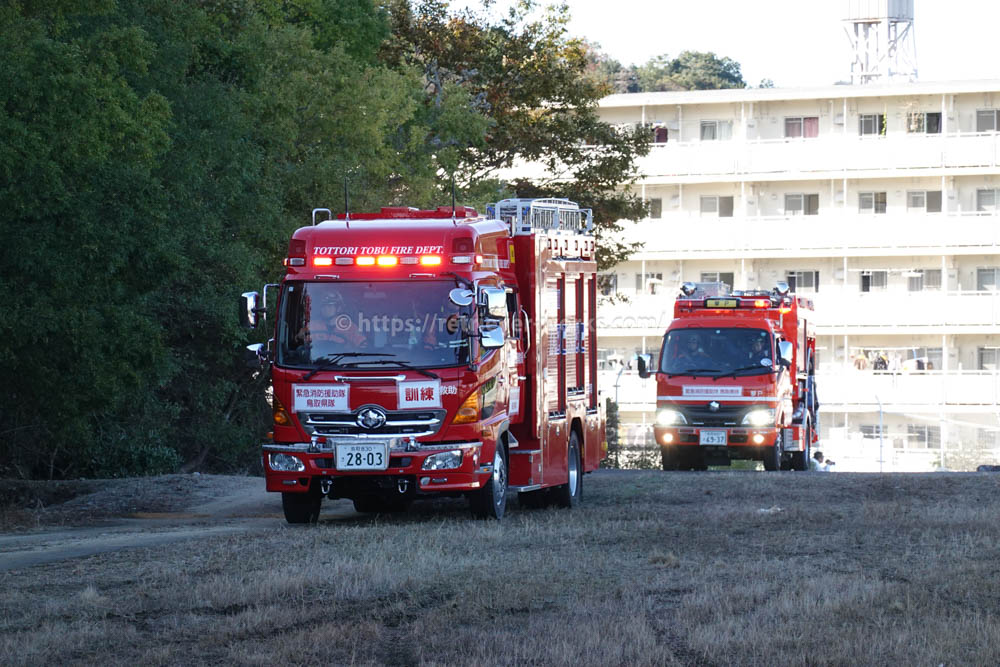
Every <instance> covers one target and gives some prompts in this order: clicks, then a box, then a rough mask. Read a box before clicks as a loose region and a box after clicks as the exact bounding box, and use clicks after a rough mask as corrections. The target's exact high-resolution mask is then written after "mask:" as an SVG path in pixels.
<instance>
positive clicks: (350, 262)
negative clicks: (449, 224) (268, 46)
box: [284, 255, 483, 267]
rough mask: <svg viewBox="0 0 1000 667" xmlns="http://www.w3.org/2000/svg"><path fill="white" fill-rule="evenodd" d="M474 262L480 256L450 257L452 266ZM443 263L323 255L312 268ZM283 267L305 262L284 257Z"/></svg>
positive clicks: (435, 258)
mask: <svg viewBox="0 0 1000 667" xmlns="http://www.w3.org/2000/svg"><path fill="white" fill-rule="evenodd" d="M473 261H475V263H476V264H482V263H483V256H482V255H452V257H451V262H452V264H472V263H473ZM443 263H444V258H443V257H442V256H441V255H420V256H411V255H407V256H403V257H399V256H397V255H360V256H357V257H328V256H325V255H316V256H315V257H313V258H312V265H313V266H333V265H334V264H336V265H337V266H384V267H392V266H397V265H400V264H402V265H408V266H413V265H416V264H419V265H420V266H441V265H442V264H443ZM284 264H285V266H305V264H306V260H305V258H304V257H286V258H285V261H284Z"/></svg>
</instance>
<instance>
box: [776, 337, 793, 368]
mask: <svg viewBox="0 0 1000 667" xmlns="http://www.w3.org/2000/svg"><path fill="white" fill-rule="evenodd" d="M778 354H779V355H781V365H782V366H785V367H786V368H789V367H791V365H792V344H791V343H790V342H788V341H787V340H783V341H781V342H780V343H778Z"/></svg>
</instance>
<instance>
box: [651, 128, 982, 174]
mask: <svg viewBox="0 0 1000 667" xmlns="http://www.w3.org/2000/svg"><path fill="white" fill-rule="evenodd" d="M998 157H1000V139H998V135H997V134H996V133H985V134H980V133H965V134H948V135H944V134H896V135H894V136H893V135H889V136H885V137H876V136H858V135H856V134H853V135H852V134H847V135H845V134H839V133H835V134H830V135H826V136H823V137H816V138H812V139H768V140H749V141H741V140H739V139H733V140H727V141H691V142H688V141H685V142H669V143H665V144H654V145H653V146H652V150H650V152H649V154H648V155H647V156H645V157H644V158H642V159H641V160H640V161H639V163H638V166H639V171H640V173H642V174H643V175H644V176H645V179H646V182H647V183H665V182H666V183H669V182H677V181H681V182H709V181H712V180H718V179H719V178H725V179H733V180H740V179H747V180H763V179H772V178H781V177H782V175H787V174H794V175H795V177H796V178H801V177H802V175H812V177H815V178H828V177H831V175H834V174H835V175H836V176H837V177H844V178H852V177H856V176H857V175H860V174H867V173H871V172H886V171H891V170H903V171H912V172H915V173H920V172H921V171H926V170H929V169H959V168H982V167H989V168H993V167H996V166H997V165H998V164H1000V162H998Z"/></svg>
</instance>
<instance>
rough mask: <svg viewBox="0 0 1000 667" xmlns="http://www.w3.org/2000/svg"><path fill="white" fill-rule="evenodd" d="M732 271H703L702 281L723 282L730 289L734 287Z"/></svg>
mask: <svg viewBox="0 0 1000 667" xmlns="http://www.w3.org/2000/svg"><path fill="white" fill-rule="evenodd" d="M733 275H734V274H733V272H732V271H702V272H701V278H700V279H699V281H700V282H703V283H723V284H725V285H726V287H728V288H729V289H732V288H733Z"/></svg>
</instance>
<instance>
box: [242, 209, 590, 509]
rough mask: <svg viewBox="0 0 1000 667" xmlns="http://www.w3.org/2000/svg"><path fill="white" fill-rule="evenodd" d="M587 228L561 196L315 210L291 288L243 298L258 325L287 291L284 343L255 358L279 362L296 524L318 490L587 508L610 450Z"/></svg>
mask: <svg viewBox="0 0 1000 667" xmlns="http://www.w3.org/2000/svg"><path fill="white" fill-rule="evenodd" d="M591 229H592V217H591V212H590V211H589V210H584V209H580V208H579V207H578V206H577V205H576V204H573V203H572V202H569V201H568V200H564V199H534V200H530V199H508V200H504V201H501V202H499V203H497V204H495V205H492V206H491V207H490V208H489V209H488V215H486V216H483V215H479V214H477V212H476V211H475V210H474V209H471V208H467V207H461V206H460V207H454V206H453V207H443V208H438V209H436V210H416V209H412V208H383V209H382V210H381V211H379V212H378V213H361V214H359V213H353V212H351V213H347V214H341V215H340V216H338V217H337V218H336V219H333V218H332V216H331V214H330V211H329V210H328V209H316V210H315V211H313V224H312V225H311V226H308V227H303V228H300V229H299V230H297V231H296V232H295V233H294V234H293V235H292V238H291V241H290V243H289V246H288V256H287V257H286V258H285V262H284V263H285V267H286V269H285V275H284V277H283V279H282V281H281V283H280V284H277V285H267V286H265V289H264V296H263V298H261V297H260V295H259V294H258V293H257V292H247V293H245V294H243V295H242V297H241V305H240V313H241V319H242V321H243V324H244V325H245V326H249V327H253V326H256V325H257V323H258V321H259V320H260V319H262V318H263V317H264V315H265V313H267V312H269V311H268V308H267V307H266V304H267V303H268V302H269V299H268V295H269V294H268V293H269V291H270V290H271V289H272V288H277V295H276V299H272V300H274V301H276V306H275V307H274V313H275V315H276V317H275V318H274V319H275V329H274V337H273V338H272V339H271V341H270V342H269V343H268V345H267V346H264V345H263V344H257V345H251V346H249V349H250V350H251V353H252V355H255V356H256V357H258V359H259V360H260V362H261V363H262V364H265V365H269V366H270V372H271V380H272V387H273V395H272V398H271V401H272V410H273V430H272V433H271V434H269V435H270V437H269V439H268V440H267V441H266V442H265V443H264V444H263V452H262V455H263V467H264V473H265V478H266V482H267V490H268V491H275V492H280V493H281V494H282V506H283V508H284V512H285V518H286V519H287V520H288V521H289V522H290V523H309V522H313V521H316V519H317V518H318V515H319V511H320V505H321V502H322V499H323V498H324V497H326V498H348V499H351V500H353V502H354V507H355V509H356V510H358V511H359V512H384V511H398V510H404V509H405V508H406V507H407V506H408V505H409V503H410V502H411V501H412V500H414V499H416V498H419V497H427V496H441V495H458V496H466V497H467V498H468V500H469V503H470V506H471V508H472V511H473V514H475V515H476V516H479V517H491V518H497V519H499V518H501V517H502V516H503V514H504V511H505V507H506V495H507V491H508V490H513V491H517V492H518V493H519V500H520V501H521V504H522V505H526V506H539V505H543V504H549V503H555V504H558V505H562V506H565V507H573V506H575V505H576V504H577V503H578V502H579V501H580V497H581V491H582V477H583V474H584V473H586V472H590V471H593V470H594V469H596V468H597V467H598V465H599V463H600V461H601V459H603V458H604V456H605V454H606V449H607V445H606V442H605V439H604V420H603V416H602V414H601V412H600V410H599V406H598V396H597V355H596V351H597V341H596V337H595V335H594V333H595V326H594V321H595V306H596V295H597V287H596V261H595V244H594V237H593V235H592V233H591Z"/></svg>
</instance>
